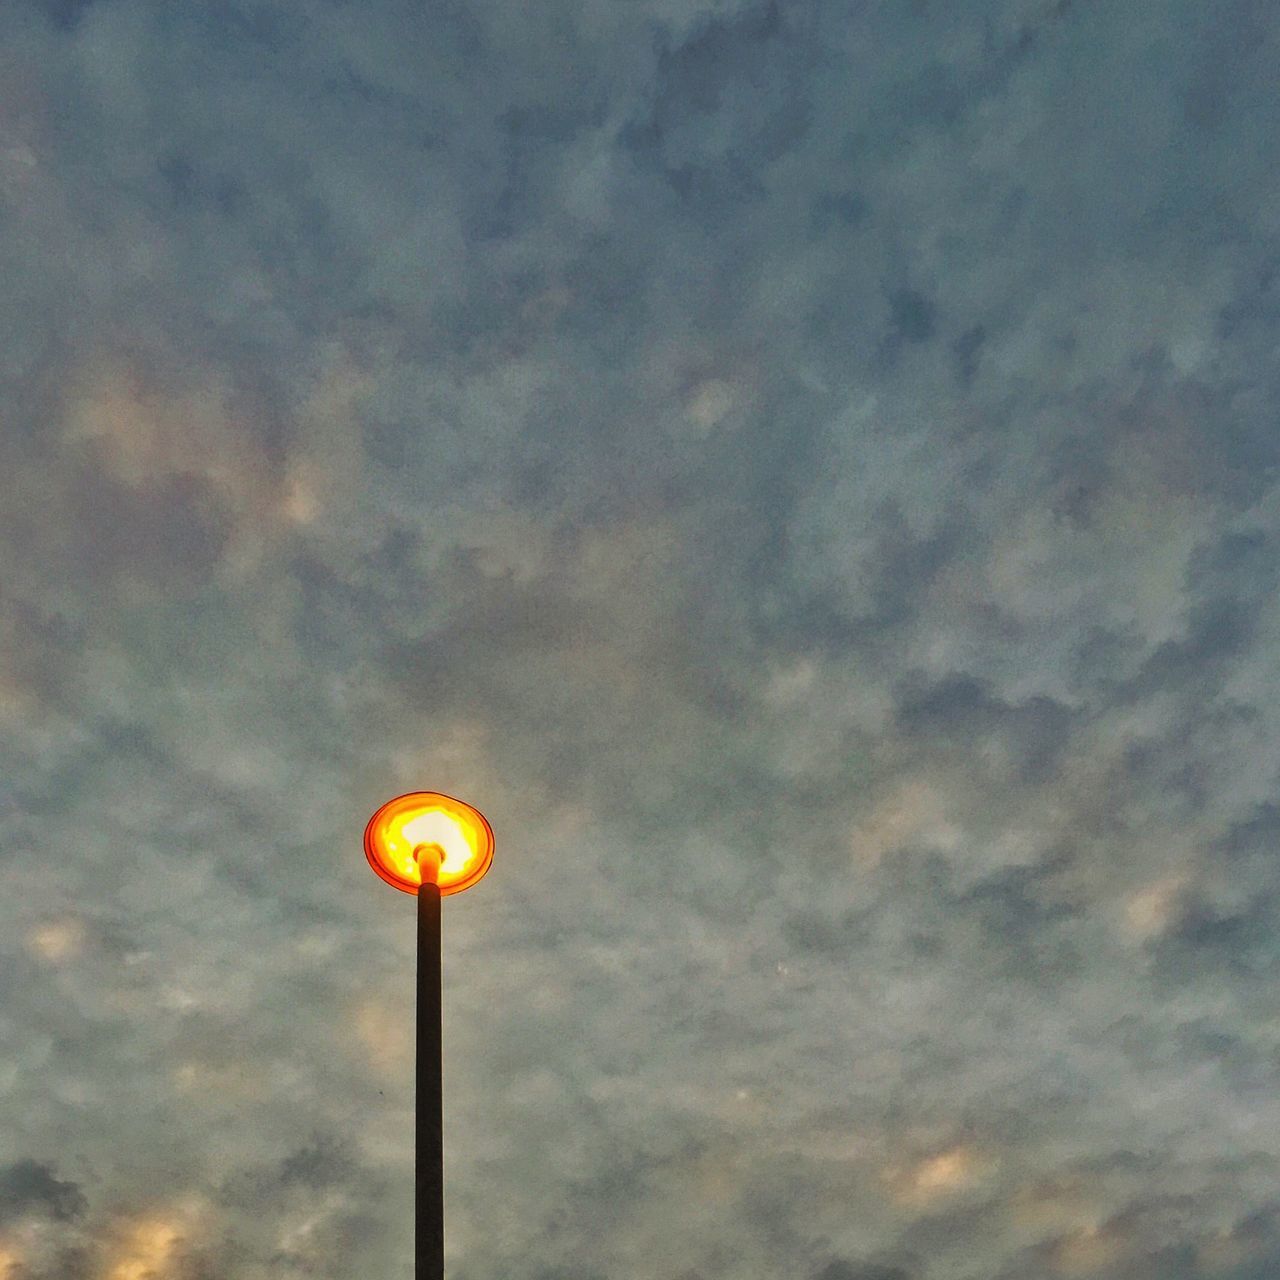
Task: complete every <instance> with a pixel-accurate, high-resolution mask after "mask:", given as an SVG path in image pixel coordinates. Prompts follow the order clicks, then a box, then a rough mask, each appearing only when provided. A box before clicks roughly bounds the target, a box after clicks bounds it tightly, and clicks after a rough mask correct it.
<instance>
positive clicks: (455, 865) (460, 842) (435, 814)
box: [364, 791, 493, 897]
mask: <svg viewBox="0 0 1280 1280" xmlns="http://www.w3.org/2000/svg"><path fill="white" fill-rule="evenodd" d="M421 845H436V846H438V847H439V848H440V850H442V852H443V860H442V862H441V864H440V870H439V873H438V875H437V877H436V883H437V884H438V885H439V886H440V895H441V897H443V896H444V895H445V894H447V893H461V892H462V890H463V889H469V888H470V887H471V886H472V885H473V884H475V882H476V881H477V880H479V879H480V877H481V876H482V875H484V873H485V872H486V871H488V870H489V864H490V863H491V862H492V861H493V828H492V827H490V826H489V823H488V822H487V821H486V820H485V816H484V814H482V813H481V812H480V811H479V810H478V809H473V808H472V807H471V806H470V805H469V804H464V803H463V802H462V801H461V800H455V799H454V798H453V797H452V796H446V795H441V794H440V793H439V792H438V791H411V792H409V793H408V795H403V796H397V797H396V798H395V799H394V800H388V801H387V803H386V804H384V805H383V806H382V808H381V809H379V810H378V811H377V813H375V814H374V815H373V817H372V818H370V819H369V825H368V826H367V827H366V828H365V830H364V851H365V856H366V857H367V858H368V859H369V865H370V866H371V867H372V868H373V869H374V871H376V872H377V873H378V875H380V876H381V877H382V878H383V879H384V880H385V881H386V882H387V883H388V884H389V885H393V886H394V887H395V888H397V889H401V890H403V891H404V892H405V893H413V894H416V893H417V892H418V887H419V885H421V883H422V873H421V870H420V869H419V866H418V862H417V859H416V858H415V857H414V850H415V849H417V848H418V847H419V846H421Z"/></svg>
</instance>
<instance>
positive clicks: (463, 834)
mask: <svg viewBox="0 0 1280 1280" xmlns="http://www.w3.org/2000/svg"><path fill="white" fill-rule="evenodd" d="M364 852H365V857H366V858H368V859H369V865H370V866H371V867H372V868H373V869H374V871H375V872H376V873H377V874H378V876H380V877H381V878H382V879H383V880H385V881H386V882H387V883H388V884H389V885H391V887H392V888H393V889H399V890H400V891H401V892H402V893H412V894H414V895H416V897H417V899H418V975H417V982H418V992H417V997H418V1011H417V1023H418V1027H417V1060H416V1062H415V1063H414V1091H415V1098H414V1134H413V1274H414V1277H415V1280H444V1056H443V1053H442V1049H443V1035H442V1032H443V1026H442V1015H441V998H440V996H441V963H440V899H441V898H443V897H445V896H447V895H448V894H451V893H461V892H462V890H463V889H469V888H470V887H471V886H472V885H473V884H475V883H476V881H477V880H479V879H480V878H481V877H482V876H483V875H484V873H485V872H486V871H488V870H489V865H490V863H492V861H493V828H492V827H491V826H490V825H489V822H488V819H487V818H485V816H484V814H482V813H481V812H480V811H479V809H475V808H472V806H471V805H469V804H465V803H463V801H461V800H455V799H454V798H453V797H452V796H446V795H444V794H443V793H441V792H439V791H411V792H409V793H408V794H407V795H403V796H396V798H395V799H394V800H388V801H387V803H386V804H384V805H383V806H382V807H381V808H380V809H379V810H378V811H377V812H376V813H375V814H374V815H373V817H372V818H370V819H369V825H368V826H367V827H365V829H364Z"/></svg>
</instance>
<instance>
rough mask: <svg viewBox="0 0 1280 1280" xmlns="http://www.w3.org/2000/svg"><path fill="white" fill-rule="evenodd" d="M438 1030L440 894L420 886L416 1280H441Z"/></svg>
mask: <svg viewBox="0 0 1280 1280" xmlns="http://www.w3.org/2000/svg"><path fill="white" fill-rule="evenodd" d="M425 878H426V877H424V879H425ZM441 1027H442V1017H441V1011H440V890H439V888H438V887H437V886H436V885H435V884H434V883H425V884H423V885H421V887H420V888H419V889H418V1061H417V1073H418V1084H417V1093H418V1096H417V1104H416V1105H417V1131H416V1134H415V1145H414V1164H415V1168H414V1276H415V1277H416V1280H444V1089H443V1083H444V1082H443V1076H444V1062H443V1055H442V1047H443V1046H442V1043H441Z"/></svg>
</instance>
